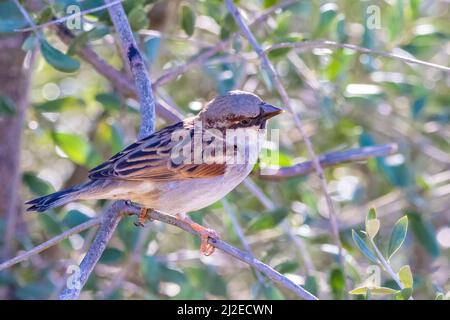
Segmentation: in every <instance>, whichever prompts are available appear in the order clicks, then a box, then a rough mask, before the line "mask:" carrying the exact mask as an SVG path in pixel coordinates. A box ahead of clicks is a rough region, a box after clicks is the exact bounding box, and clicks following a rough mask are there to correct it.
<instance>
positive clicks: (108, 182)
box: [26, 91, 282, 255]
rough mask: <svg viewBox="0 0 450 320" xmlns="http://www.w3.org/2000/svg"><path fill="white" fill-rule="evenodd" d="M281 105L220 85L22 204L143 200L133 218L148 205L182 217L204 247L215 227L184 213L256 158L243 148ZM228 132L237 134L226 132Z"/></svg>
mask: <svg viewBox="0 0 450 320" xmlns="http://www.w3.org/2000/svg"><path fill="white" fill-rule="evenodd" d="M281 112H282V109H279V108H276V107H274V106H272V105H270V104H267V103H265V102H264V101H263V100H261V99H260V98H259V97H258V96H256V95H255V94H252V93H248V92H244V91H231V92H228V93H227V94H225V95H222V96H218V97H216V98H215V99H213V100H212V101H210V102H209V103H207V105H206V106H205V107H204V108H203V110H202V111H201V112H200V113H198V114H197V115H196V116H194V117H191V118H188V119H185V120H184V121H182V122H179V123H176V124H173V125H170V126H168V127H166V128H164V129H162V130H160V131H158V132H155V133H153V134H151V135H149V136H148V137H146V138H143V139H140V140H138V141H136V142H135V143H133V144H131V145H130V146H128V147H127V148H125V149H124V150H122V151H121V152H119V153H117V154H116V155H114V156H113V157H112V158H110V159H109V160H108V161H106V162H104V163H103V164H101V165H99V166H97V167H96V168H94V169H92V170H91V171H90V172H89V181H87V182H85V183H83V184H80V185H76V186H74V187H72V188H70V189H66V190H62V191H59V192H55V193H53V194H50V195H47V196H43V197H40V198H37V199H34V200H31V201H28V202H27V203H26V204H27V205H29V207H28V208H27V211H38V212H42V211H46V210H48V209H50V208H54V207H58V206H61V205H64V204H66V203H68V202H72V201H75V200H79V199H114V200H119V199H121V200H130V201H133V202H135V203H137V204H139V205H140V206H141V207H142V208H143V209H141V214H140V216H139V222H140V224H143V222H144V221H145V218H146V215H147V212H148V210H152V209H154V210H158V211H161V212H164V213H167V214H172V215H176V216H177V217H178V218H179V219H182V220H184V221H186V222H188V223H189V224H190V225H191V227H192V228H193V229H194V230H196V231H197V232H199V234H200V236H201V251H202V252H203V253H204V254H205V255H210V254H212V253H213V251H214V247H212V246H211V245H210V244H208V237H211V238H217V237H218V235H217V233H216V232H215V231H213V230H211V229H207V228H205V227H203V226H200V225H199V224H196V223H195V222H193V221H192V220H190V219H189V218H187V217H186V216H185V215H184V213H186V212H190V211H195V210H199V209H201V208H204V207H207V206H209V205H210V204H212V203H214V202H216V201H218V200H220V199H221V198H223V197H224V196H225V195H226V194H228V193H229V192H230V191H231V190H233V189H234V188H235V187H236V186H237V185H239V184H240V183H241V182H242V181H243V180H244V179H245V178H246V177H247V175H248V174H249V173H250V172H251V170H252V168H253V165H254V164H255V162H256V160H255V159H253V161H252V159H250V154H251V153H252V152H253V154H255V153H256V155H257V154H258V153H259V149H260V138H261V137H262V136H264V133H265V126H266V121H267V120H268V119H269V118H271V117H274V116H276V115H278V114H280V113H281ZM236 132H239V134H236ZM243 132H244V133H253V135H248V137H250V138H249V139H244V140H245V141H247V142H246V143H244V144H242V141H241V142H238V141H237V140H239V138H240V135H241V134H242V133H243ZM232 135H234V136H237V137H238V139H234V138H233V139H228V137H231V136H232ZM198 136H199V137H198ZM205 136H207V138H205ZM180 137H181V138H180ZM230 140H231V141H230ZM241 140H242V139H241ZM248 140H250V141H248Z"/></svg>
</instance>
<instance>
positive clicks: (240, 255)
mask: <svg viewBox="0 0 450 320" xmlns="http://www.w3.org/2000/svg"><path fill="white" fill-rule="evenodd" d="M148 218H149V219H152V220H158V221H161V222H164V223H167V224H171V225H173V226H175V227H178V228H180V229H183V230H184V231H187V232H189V233H191V234H193V235H197V236H198V233H197V231H195V230H194V229H192V227H191V225H190V224H189V223H187V222H184V221H183V220H180V219H177V218H176V217H173V216H170V215H167V214H163V213H161V212H158V211H152V212H151V213H149V215H148ZM208 242H209V243H210V244H211V245H213V246H214V247H216V248H217V249H219V250H222V251H223V252H225V253H227V254H229V255H230V256H232V257H234V258H236V259H238V260H240V261H242V262H244V263H246V264H248V265H250V266H252V267H253V268H255V269H256V270H258V271H259V272H261V273H263V274H264V275H265V276H267V277H268V278H269V279H271V280H272V281H273V282H275V283H277V284H279V285H280V286H282V287H284V288H286V289H288V290H290V291H292V292H294V293H295V294H296V295H297V296H299V297H301V298H303V299H306V300H317V298H316V297H315V296H314V295H312V294H311V293H309V292H308V291H307V290H305V289H304V288H303V287H301V286H299V285H297V284H295V283H294V282H293V281H292V280H290V279H288V278H286V277H285V276H283V275H282V274H280V273H279V272H278V271H276V270H274V269H272V268H271V267H270V266H268V265H266V264H265V263H263V262H261V261H259V260H258V259H256V258H254V257H253V256H252V255H250V254H248V253H246V252H243V251H242V250H239V249H237V248H235V247H233V246H231V245H229V244H228V243H226V242H225V241H222V240H220V239H211V238H209V240H208Z"/></svg>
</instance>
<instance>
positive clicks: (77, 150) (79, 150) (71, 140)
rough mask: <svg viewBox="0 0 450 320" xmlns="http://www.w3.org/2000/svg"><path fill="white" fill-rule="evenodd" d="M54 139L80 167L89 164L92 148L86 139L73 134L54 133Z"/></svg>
mask: <svg viewBox="0 0 450 320" xmlns="http://www.w3.org/2000/svg"><path fill="white" fill-rule="evenodd" d="M52 138H53V140H54V141H55V143H56V145H57V146H58V147H59V148H60V149H61V150H62V151H63V152H64V153H65V154H66V155H67V156H68V157H69V159H70V160H72V161H73V162H75V163H77V164H80V165H84V164H86V163H87V161H88V157H89V153H90V152H91V146H90V144H89V143H88V142H87V141H86V140H85V139H83V138H81V137H80V136H79V135H76V134H73V133H63V132H53V133H52Z"/></svg>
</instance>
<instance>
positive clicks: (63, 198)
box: [25, 182, 90, 212]
mask: <svg viewBox="0 0 450 320" xmlns="http://www.w3.org/2000/svg"><path fill="white" fill-rule="evenodd" d="M89 183H90V182H87V183H84V184H79V185H76V186H74V187H72V188H69V189H66V190H62V191H58V192H55V193H52V194H49V195H46V196H43V197H39V198H36V199H33V200H30V201H28V202H25V204H26V205H28V206H29V207H28V208H27V211H37V212H43V211H46V210H48V209H51V208H55V207H59V206H62V205H64V204H66V203H69V202H72V201H74V200H77V199H80V198H81V196H82V195H83V193H84V190H85V187H87V186H88V184H89Z"/></svg>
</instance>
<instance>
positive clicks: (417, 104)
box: [411, 96, 428, 119]
mask: <svg viewBox="0 0 450 320" xmlns="http://www.w3.org/2000/svg"><path fill="white" fill-rule="evenodd" d="M427 99H428V97H427V96H422V97H420V98H418V99H416V100H415V101H414V102H413V104H412V106H411V115H412V117H413V119H417V118H419V116H420V114H421V112H422V110H423V108H425V106H426V104H427Z"/></svg>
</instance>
